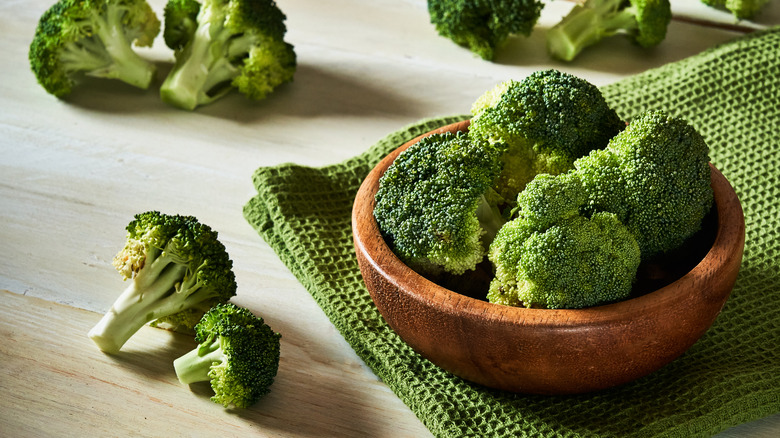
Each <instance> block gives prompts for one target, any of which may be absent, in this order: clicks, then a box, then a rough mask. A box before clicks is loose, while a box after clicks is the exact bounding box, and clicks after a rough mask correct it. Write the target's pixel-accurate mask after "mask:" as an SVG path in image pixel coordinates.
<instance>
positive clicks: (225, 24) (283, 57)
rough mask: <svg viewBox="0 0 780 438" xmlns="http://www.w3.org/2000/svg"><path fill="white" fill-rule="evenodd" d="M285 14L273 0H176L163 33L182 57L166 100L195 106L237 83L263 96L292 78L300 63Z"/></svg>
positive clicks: (251, 96)
mask: <svg viewBox="0 0 780 438" xmlns="http://www.w3.org/2000/svg"><path fill="white" fill-rule="evenodd" d="M285 19H286V17H285V15H284V13H283V12H282V11H281V10H280V9H279V7H278V6H277V5H276V3H275V2H274V1H273V0H203V1H202V2H198V1H197V0H170V1H169V2H168V4H167V5H166V8H165V27H166V31H165V32H164V33H163V36H164V37H165V43H166V45H168V47H170V48H171V49H173V50H174V51H175V52H174V53H175V57H176V63H175V64H174V66H173V69H172V70H171V71H170V73H169V74H168V77H167V78H166V79H165V81H164V82H163V84H162V87H161V89H160V95H161V97H162V99H163V101H165V102H167V103H169V104H171V105H173V106H176V107H179V108H182V109H187V110H192V109H195V108H196V107H198V106H200V105H205V104H209V103H212V102H214V101H215V100H217V99H219V98H221V97H223V96H224V95H225V94H227V93H228V92H230V91H231V90H233V89H236V90H238V91H239V92H240V93H241V94H243V95H245V96H246V97H247V98H249V99H251V100H261V99H265V98H266V97H267V96H268V95H269V94H270V93H271V92H273V91H274V90H275V89H276V88H277V87H278V86H280V85H282V84H284V83H286V82H290V81H292V80H293V75H294V74H295V70H296V65H297V64H296V56H295V51H294V49H293V46H292V45H291V44H288V43H287V42H285V41H284V36H285V33H286V32H287V28H286V26H285V23H284V21H285Z"/></svg>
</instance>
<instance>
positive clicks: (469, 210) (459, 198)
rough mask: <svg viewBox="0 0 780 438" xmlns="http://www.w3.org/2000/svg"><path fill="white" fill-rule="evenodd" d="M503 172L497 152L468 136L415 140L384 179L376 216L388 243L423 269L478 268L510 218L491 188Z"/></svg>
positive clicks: (460, 270) (455, 271)
mask: <svg viewBox="0 0 780 438" xmlns="http://www.w3.org/2000/svg"><path fill="white" fill-rule="evenodd" d="M499 170H500V163H499V161H498V156H497V154H496V153H495V151H494V150H483V149H482V148H480V147H478V146H477V145H475V144H473V143H472V142H471V141H469V138H468V135H466V134H464V133H458V134H451V133H447V134H434V135H431V136H428V137H425V138H423V139H422V140H420V141H419V142H417V143H415V144H413V145H412V146H410V147H409V148H408V149H406V150H405V151H404V152H402V153H401V154H400V155H399V156H398V157H397V158H396V159H395V161H394V162H393V164H392V165H390V167H389V168H388V169H387V171H386V172H385V173H384V175H383V176H382V177H381V178H380V181H379V189H378V191H377V193H376V206H375V208H374V217H375V218H376V221H377V224H378V225H379V229H380V230H381V232H382V234H383V235H384V237H385V241H387V242H388V245H389V246H390V247H391V248H392V250H393V251H394V252H395V254H396V255H397V256H398V257H399V258H400V259H401V260H402V261H404V262H405V263H406V264H407V265H409V266H410V267H412V269H415V270H417V271H418V272H420V273H430V274H437V273H440V272H441V271H442V270H443V271H445V272H448V273H452V274H462V273H463V272H465V271H467V270H471V269H474V268H475V267H476V265H477V264H478V263H479V262H480V261H481V260H482V259H483V258H484V256H485V252H486V249H487V244H488V243H489V241H490V240H492V237H493V236H494V235H495V233H496V232H497V231H498V228H500V227H501V225H503V224H504V222H505V220H504V218H503V217H502V216H501V214H500V213H499V211H498V208H497V207H496V205H497V201H498V198H497V196H496V195H495V193H493V192H492V191H491V189H490V186H491V184H493V181H494V180H495V178H496V176H497V175H498V172H499Z"/></svg>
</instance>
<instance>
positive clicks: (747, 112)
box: [244, 27, 780, 437]
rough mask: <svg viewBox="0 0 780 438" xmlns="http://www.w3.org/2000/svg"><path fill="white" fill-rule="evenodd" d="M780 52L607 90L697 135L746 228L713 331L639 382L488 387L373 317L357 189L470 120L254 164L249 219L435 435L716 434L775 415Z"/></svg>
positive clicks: (755, 45) (631, 111) (699, 62)
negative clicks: (353, 152)
mask: <svg viewBox="0 0 780 438" xmlns="http://www.w3.org/2000/svg"><path fill="white" fill-rule="evenodd" d="M779 48H780V27H779V28H773V29H769V30H766V31H761V32H757V33H753V34H750V35H747V36H745V37H741V38H738V39H736V40H734V41H732V42H729V43H726V44H723V45H720V46H718V47H714V48H712V49H710V50H707V51H706V52H703V53H701V54H699V55H697V56H694V57H691V58H688V59H685V60H682V61H679V62H675V63H672V64H667V65H665V66H662V67H659V68H657V69H654V70H650V71H647V72H644V73H642V74H638V75H636V76H633V77H630V78H627V79H624V80H621V81H619V82H616V83H614V84H610V85H607V86H605V87H603V88H602V91H603V93H604V95H605V96H606V98H607V100H608V101H609V102H610V103H611V105H613V107H614V108H615V109H616V110H617V112H618V114H619V115H620V116H622V117H623V118H624V120H629V119H631V118H632V117H633V116H635V115H637V114H638V113H640V112H643V111H645V110H650V109H665V110H667V111H669V112H671V113H673V114H676V115H678V116H682V117H684V118H685V119H687V120H688V121H689V122H690V123H691V124H693V125H694V126H695V127H696V128H697V129H699V131H700V132H701V133H702V135H703V136H704V137H705V139H706V140H707V141H708V143H709V145H710V148H711V157H712V161H713V163H714V164H715V166H716V167H718V168H719V169H720V170H721V171H722V172H723V173H724V174H725V176H726V177H727V178H728V179H729V181H730V182H731V183H732V185H733V186H734V188H735V189H736V191H737V193H738V195H739V197H740V199H741V201H742V204H743V209H744V212H745V217H746V226H747V236H746V239H747V242H746V246H745V254H744V261H743V264H742V268H741V271H740V275H739V278H738V280H737V283H736V286H735V288H734V290H733V292H732V295H731V298H730V299H729V301H728V302H727V304H726V306H725V308H724V309H723V312H722V313H721V314H720V316H719V317H718V319H717V320H716V322H715V324H714V325H713V326H712V328H711V329H710V330H709V331H708V332H707V333H706V334H705V335H704V337H703V338H702V339H701V340H699V342H697V343H696V344H695V345H694V346H693V347H692V348H691V349H690V350H689V351H688V352H686V353H685V354H683V355H682V356H681V357H680V358H678V359H677V360H675V361H674V362H672V363H671V364H669V365H667V366H666V367H664V368H662V369H661V370H659V371H657V372H655V373H653V374H651V375H649V376H647V377H644V378H642V379H639V380H638V381H635V382H633V383H629V384H626V385H623V386H620V387H616V388H612V389H608V390H605V391H601V392H597V393H593V394H585V395H577V396H556V397H547V396H528V395H518V394H511V393H504V392H499V391H493V390H488V389H485V388H484V387H480V386H478V385H474V384H471V383H469V382H466V381H463V380H461V379H459V378H457V377H453V376H452V375H451V374H448V373H446V372H444V371H442V370H441V369H439V368H438V367H436V366H434V365H432V364H431V363H430V362H428V361H427V360H425V359H422V358H421V357H420V356H419V355H417V354H416V353H415V352H414V351H412V350H411V349H410V348H409V347H408V346H407V345H406V344H405V343H404V342H403V341H401V340H400V339H399V338H398V336H397V335H396V334H395V333H394V332H393V331H392V330H391V329H390V328H389V327H388V326H387V324H386V323H385V322H384V320H383V319H382V318H381V316H380V315H379V313H378V312H377V310H376V308H375V307H374V304H373V302H372V301H371V298H370V297H369V294H368V292H367V291H366V289H365V286H364V285H363V281H362V278H361V276H360V272H359V270H358V266H357V262H356V260H355V255H354V249H353V247H352V236H351V225H350V213H351V208H352V201H353V199H354V196H355V193H356V192H357V189H358V187H359V185H360V183H361V181H362V180H363V178H364V177H365V175H366V174H367V173H368V171H369V170H370V169H371V168H372V167H373V166H374V165H375V164H376V163H377V162H378V161H379V159H380V158H382V157H383V156H384V155H385V154H387V153H388V152H389V151H391V150H392V149H394V148H395V147H397V146H399V145H400V144H402V143H404V142H405V141H406V140H408V139H411V138H413V137H415V136H417V135H419V134H421V133H424V132H427V131H429V130H431V129H432V128H435V127H438V126H441V125H444V124H447V123H451V122H453V121H456V120H461V119H463V118H464V117H465V116H453V117H445V118H439V119H435V120H425V121H421V122H419V123H416V124H414V125H412V126H407V127H404V128H403V129H400V130H399V131H397V132H394V133H391V134H389V135H388V136H387V137H385V138H383V139H381V140H380V141H379V142H377V143H376V144H375V145H373V146H372V147H371V148H369V149H368V150H367V151H366V152H365V153H363V154H361V155H359V156H357V157H354V158H352V159H350V160H347V161H345V162H343V163H339V164H336V165H332V166H328V167H323V168H310V167H302V166H298V165H295V164H286V165H280V166H275V167H263V168H260V169H258V170H257V171H256V173H255V174H254V184H255V186H256V188H257V191H258V194H257V196H256V197H254V198H253V199H251V200H250V201H249V202H248V203H247V205H246V207H245V209H244V215H245V217H246V219H247V220H248V221H249V223H250V224H251V225H252V226H253V227H254V228H255V229H256V230H257V231H258V233H259V234H260V235H261V236H262V237H263V239H265V240H266V241H267V242H268V243H269V245H270V246H272V247H273V249H274V250H275V251H276V252H277V253H278V255H279V257H280V258H281V260H282V261H283V262H284V263H285V264H286V265H287V266H288V267H289V269H290V270H291V271H292V272H293V273H294V274H295V275H296V277H297V278H298V279H299V280H300V282H301V283H302V284H303V285H304V286H305V287H306V289H307V290H308V291H309V292H310V293H311V295H312V297H314V299H315V300H316V302H317V303H318V304H319V306H320V307H321V308H322V310H323V311H324V312H325V314H326V315H327V316H328V318H330V320H331V321H332V322H333V324H334V325H335V326H336V327H337V328H338V330H339V331H340V332H341V333H342V335H343V336H344V338H345V339H346V340H347V341H348V342H349V343H350V344H351V345H352V347H353V348H354V349H355V351H356V352H357V354H358V355H359V356H360V357H361V358H362V359H363V360H364V361H365V362H366V364H368V366H369V367H371V369H372V370H373V371H374V372H375V373H376V374H377V376H379V377H380V378H381V379H382V380H383V381H384V382H386V383H387V385H388V386H389V387H390V388H392V390H393V391H394V392H395V393H396V394H397V395H398V397H400V398H401V399H402V400H403V401H404V402H405V403H406V404H407V405H408V406H409V408H411V410H412V411H414V413H415V414H416V415H417V416H418V417H419V418H420V419H421V420H422V422H423V423H424V424H425V425H426V426H427V427H428V429H429V430H430V431H431V432H432V433H433V434H434V435H436V436H439V437H457V436H480V437H482V436H484V437H488V436H507V437H510V436H511V437H519V436H533V437H549V436H565V437H575V436H612V437H654V436H658V437H691V436H711V435H714V434H716V433H718V432H720V431H722V430H724V429H726V428H728V427H731V426H734V425H737V424H740V423H744V422H747V421H751V420H754V419H758V418H761V417H764V416H767V415H770V414H773V413H777V412H780V232H779V231H778V229H779V228H778V225H780V209H778V206H779V205H780V201H779V199H780V178H779V177H780V165H778V162H779V161H778V155H779V154H780V49H779Z"/></svg>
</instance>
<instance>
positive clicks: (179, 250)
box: [89, 211, 236, 353]
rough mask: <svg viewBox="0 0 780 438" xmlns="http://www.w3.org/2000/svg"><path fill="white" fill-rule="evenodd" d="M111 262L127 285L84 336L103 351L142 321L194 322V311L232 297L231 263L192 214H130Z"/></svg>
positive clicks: (213, 235) (111, 349)
mask: <svg viewBox="0 0 780 438" xmlns="http://www.w3.org/2000/svg"><path fill="white" fill-rule="evenodd" d="M113 264H114V267H116V269H117V271H119V273H120V274H122V276H123V277H124V279H125V280H127V279H130V280H131V283H130V284H129V285H128V287H127V288H126V289H125V291H124V292H122V294H121V295H120V296H119V297H118V298H117V300H116V301H115V302H114V304H113V305H112V306H111V309H110V310H109V311H108V312H107V313H106V314H105V315H104V316H103V318H102V319H101V320H100V321H99V322H98V323H97V325H95V327H93V328H92V330H90V332H89V337H90V338H91V339H92V340H93V341H94V342H95V344H97V346H98V347H100V349H101V350H103V351H105V352H107V353H116V352H118V351H119V350H120V349H121V348H122V346H123V345H124V344H125V342H126V341H127V340H128V339H129V338H130V337H131V336H132V335H133V334H134V333H135V332H137V331H138V330H139V329H140V328H141V327H143V325H144V324H146V323H149V322H152V321H156V320H166V319H168V318H170V321H174V322H178V323H181V322H183V321H195V322H197V319H199V318H197V319H195V318H194V317H193V312H194V311H200V315H202V314H203V313H204V312H205V311H206V310H208V309H209V308H211V307H212V306H213V305H214V304H217V303H221V302H225V301H227V300H229V299H230V297H232V296H233V295H235V293H236V281H235V275H234V273H233V262H232V261H231V260H230V258H229V257H228V254H227V252H226V250H225V247H224V245H222V243H221V242H220V241H219V240H218V235H217V232H216V231H213V230H212V229H211V228H209V227H208V226H207V225H204V224H201V223H200V222H198V220H197V219H196V218H194V217H192V216H180V215H175V216H172V215H166V214H162V213H160V212H158V211H149V212H145V213H141V214H138V215H136V216H135V218H134V220H133V221H131V222H130V223H129V224H128V226H127V242H126V244H125V246H124V248H123V249H122V250H121V251H119V253H118V254H117V255H116V256H115V257H114V261H113ZM181 315H184V316H183V317H180V316H181ZM192 324H193V325H194V323H192ZM189 328H190V329H191V328H192V326H190V327H189Z"/></svg>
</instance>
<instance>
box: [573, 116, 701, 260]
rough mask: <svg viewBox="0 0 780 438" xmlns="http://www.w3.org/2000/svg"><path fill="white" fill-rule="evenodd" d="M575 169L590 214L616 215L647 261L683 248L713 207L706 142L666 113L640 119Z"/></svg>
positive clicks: (679, 120)
mask: <svg viewBox="0 0 780 438" xmlns="http://www.w3.org/2000/svg"><path fill="white" fill-rule="evenodd" d="M575 167H576V169H577V170H576V173H578V174H579V176H580V179H581V180H582V182H583V185H584V187H585V190H586V192H587V197H588V199H587V201H586V204H585V206H584V210H585V211H586V213H587V214H592V213H594V212H597V211H609V212H612V213H614V214H616V215H617V217H618V218H619V219H620V220H621V222H623V223H624V224H625V225H626V227H627V228H628V229H629V230H630V231H631V232H632V233H633V234H634V235H635V236H636V238H637V241H638V242H639V246H640V248H641V250H642V257H643V258H647V257H651V256H653V255H656V254H658V253H662V252H666V251H668V250H670V249H674V248H677V247H679V246H680V245H681V244H682V243H683V241H685V239H687V238H688V237H690V236H691V235H692V234H693V233H695V232H696V231H698V230H699V228H700V226H701V221H702V219H703V218H704V216H706V215H707V213H708V212H709V211H710V208H711V207H712V202H713V194H712V187H711V186H710V182H711V180H710V179H711V175H710V167H709V148H708V146H707V144H706V142H705V141H704V139H703V138H702V137H701V135H700V134H699V133H698V132H697V131H696V130H695V129H694V128H693V127H692V126H690V125H689V124H688V123H687V122H685V121H684V120H683V119H681V118H677V117H673V116H671V115H668V114H667V113H665V112H663V111H649V112H646V113H644V114H642V115H640V116H639V117H637V118H636V119H635V120H633V121H631V123H630V124H629V125H628V127H627V128H626V129H625V130H624V131H623V132H621V133H620V134H618V135H616V136H615V137H614V138H613V139H612V140H611V141H610V143H609V145H608V146H607V148H606V149H604V150H600V151H594V152H592V153H591V154H590V155H588V156H586V157H583V158H581V159H579V160H577V162H576V163H575Z"/></svg>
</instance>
